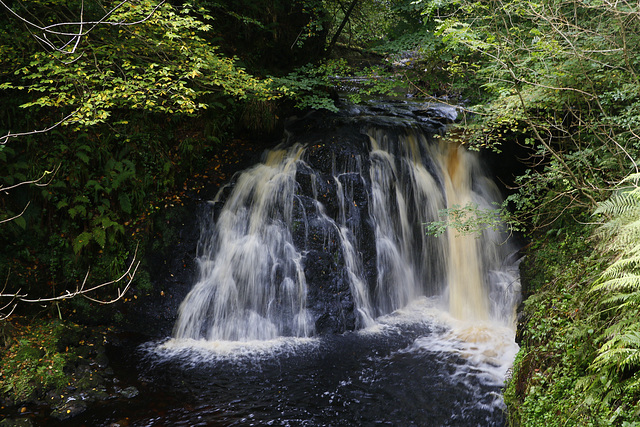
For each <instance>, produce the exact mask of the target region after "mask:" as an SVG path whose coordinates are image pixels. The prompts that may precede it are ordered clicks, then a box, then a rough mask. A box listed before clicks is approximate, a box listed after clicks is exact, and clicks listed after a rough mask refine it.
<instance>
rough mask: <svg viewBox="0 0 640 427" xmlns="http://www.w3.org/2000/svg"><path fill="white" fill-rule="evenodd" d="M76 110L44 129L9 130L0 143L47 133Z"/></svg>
mask: <svg viewBox="0 0 640 427" xmlns="http://www.w3.org/2000/svg"><path fill="white" fill-rule="evenodd" d="M0 1H2V0H0ZM77 112H78V110H76V111H74V112H73V113H71V114H69V115H68V116H66V117H65V118H63V119H62V120H60V121H59V122H57V123H55V124H54V125H51V126H49V127H48V128H46V129H40V130H32V131H29V132H21V133H11V132H9V133H7V134H6V135H4V136H0V145H4V144H6V143H7V142H9V139H10V138H18V137H21V136H27V135H35V134H39V133H47V132H49V131H50V130H52V129H55V128H56V127H58V126H60V125H61V124H63V123H65V122H66V121H67V120H69V119H70V118H71V117H73V116H74V115H75V114H76V113H77Z"/></svg>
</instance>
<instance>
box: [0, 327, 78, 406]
mask: <svg viewBox="0 0 640 427" xmlns="http://www.w3.org/2000/svg"><path fill="white" fill-rule="evenodd" d="M16 329H17V332H16V335H17V338H18V339H16V340H15V341H14V342H13V344H12V345H10V346H9V347H8V348H6V349H5V350H4V351H3V352H2V353H1V358H0V390H1V391H2V395H3V400H7V401H9V402H24V401H32V400H34V399H36V398H38V397H39V396H40V395H41V394H42V393H43V392H44V391H45V390H47V389H57V388H62V387H64V386H66V385H67V377H66V375H65V373H64V368H65V366H66V364H67V363H68V362H69V361H70V360H72V359H73V357H74V355H73V354H72V353H67V352H66V350H67V347H65V348H63V349H60V348H59V346H58V343H59V342H60V341H62V340H63V337H64V336H65V334H68V333H69V332H74V331H77V330H78V329H79V327H78V326H77V325H73V324H65V323H63V322H60V321H58V320H54V321H50V320H45V321H34V322H32V323H31V324H29V325H22V326H18V327H17V328H16Z"/></svg>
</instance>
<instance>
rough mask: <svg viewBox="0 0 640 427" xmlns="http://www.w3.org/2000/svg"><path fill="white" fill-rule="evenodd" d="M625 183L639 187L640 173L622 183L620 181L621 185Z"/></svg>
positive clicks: (631, 175)
mask: <svg viewBox="0 0 640 427" xmlns="http://www.w3.org/2000/svg"><path fill="white" fill-rule="evenodd" d="M625 182H633V186H634V187H638V183H639V182H640V172H636V173H632V174H629V175H627V176H626V177H625V178H624V179H623V180H622V181H620V184H623V183H625Z"/></svg>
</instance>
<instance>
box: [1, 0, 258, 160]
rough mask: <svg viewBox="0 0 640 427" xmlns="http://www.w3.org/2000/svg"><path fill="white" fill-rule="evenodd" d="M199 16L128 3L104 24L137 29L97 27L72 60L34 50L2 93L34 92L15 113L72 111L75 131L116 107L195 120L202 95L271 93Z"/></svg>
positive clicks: (184, 10)
mask: <svg viewBox="0 0 640 427" xmlns="http://www.w3.org/2000/svg"><path fill="white" fill-rule="evenodd" d="M105 6H108V5H105ZM35 13H38V12H35ZM198 15H199V16H200V17H201V19H207V18H208V15H207V14H206V11H205V10H204V9H202V8H200V9H198V10H193V9H192V8H191V7H190V6H189V5H185V6H183V7H182V8H180V9H176V8H173V7H172V6H170V5H169V3H164V4H163V5H162V6H161V7H159V8H158V7H157V4H156V3H155V2H152V1H148V0H147V1H142V2H136V3H130V2H126V3H124V4H123V5H122V6H121V7H120V8H118V9H117V10H116V11H115V12H114V13H113V14H111V15H110V16H109V18H108V19H107V22H108V23H117V22H140V23H139V24H137V25H134V26H118V25H115V26H110V25H106V24H105V25H103V26H98V27H96V28H95V29H94V30H93V31H91V32H90V33H89V34H88V35H87V36H86V37H84V38H83V39H82V40H81V42H80V43H79V46H78V51H77V53H74V54H69V53H67V52H60V51H52V52H41V51H35V52H33V53H31V55H30V56H29V58H28V60H27V61H25V63H24V64H20V62H22V61H20V62H18V63H16V64H15V72H14V74H15V75H16V78H14V79H12V80H13V81H7V82H4V83H2V84H1V85H0V90H11V89H13V90H15V91H25V92H28V93H31V94H34V95H35V96H32V99H31V100H30V101H29V102H26V103H24V104H22V105H21V108H39V109H43V108H56V109H62V110H63V111H65V112H66V113H67V114H69V113H72V117H71V119H70V120H69V123H73V124H75V125H76V128H81V127H86V126H91V125H95V124H97V123H104V122H105V121H107V120H108V119H109V118H110V117H111V115H112V114H113V112H114V111H117V110H120V109H131V110H140V111H149V112H154V113H167V114H174V113H178V114H193V113H195V112H196V111H198V110H201V109H204V108H207V104H206V103H204V102H202V101H203V97H204V96H206V95H208V94H211V93H213V92H220V91H222V92H224V93H226V94H229V95H231V96H234V97H237V98H246V97H248V96H263V97H264V96H267V95H269V91H268V89H267V83H268V82H262V81H260V80H257V79H255V78H254V77H252V76H251V75H249V74H247V73H246V72H245V71H244V70H242V69H241V68H238V67H237V66H236V65H235V62H234V60H233V59H231V58H226V57H224V56H222V55H221V54H219V53H218V52H217V48H216V46H214V45H211V44H210V43H208V42H207V41H206V40H205V38H204V34H205V33H206V32H208V31H210V30H211V26H210V25H209V24H205V23H203V22H202V20H199V19H197V18H196V16H198ZM146 17H149V19H146V20H145V18H146ZM4 59H5V60H6V61H11V60H12V58H4ZM81 160H82V159H81Z"/></svg>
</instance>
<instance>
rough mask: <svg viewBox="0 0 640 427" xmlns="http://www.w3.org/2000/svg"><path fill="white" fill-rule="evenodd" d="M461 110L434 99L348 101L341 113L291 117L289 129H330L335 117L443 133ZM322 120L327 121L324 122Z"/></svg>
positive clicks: (298, 131) (344, 120) (343, 121)
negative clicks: (330, 123)
mask: <svg viewBox="0 0 640 427" xmlns="http://www.w3.org/2000/svg"><path fill="white" fill-rule="evenodd" d="M459 109H460V107H457V106H454V105H449V104H444V103H434V102H418V101H406V100H403V101H395V100H388V101H369V102H367V103H362V104H357V105H354V104H346V105H345V106H344V107H343V108H342V109H341V110H340V111H339V112H338V113H329V112H327V111H326V110H318V111H316V110H314V111H312V112H310V113H308V114H307V115H306V116H304V117H297V116H294V117H291V118H289V120H288V121H287V123H286V125H285V128H286V129H287V132H294V133H295V134H297V135H301V134H302V133H303V132H304V131H307V130H312V131H313V129H316V130H318V129H319V128H323V127H324V128H326V127H327V125H329V123H327V120H328V118H329V117H331V118H332V119H333V120H334V121H335V122H338V123H345V124H347V123H352V124H353V123H354V122H356V123H357V122H362V123H363V124H368V125H370V126H378V127H382V128H393V127H397V126H401V127H402V126H407V127H418V128H420V129H421V130H422V131H423V132H425V133H426V134H430V135H435V134H439V135H441V134H443V133H444V132H446V130H447V125H449V124H452V123H455V122H456V121H457V120H459V115H458V110H459ZM322 121H325V124H324V125H323V124H322ZM329 121H330V120H329ZM310 122H312V123H310ZM332 124H334V125H335V123H332Z"/></svg>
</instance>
